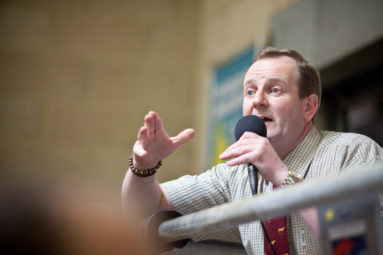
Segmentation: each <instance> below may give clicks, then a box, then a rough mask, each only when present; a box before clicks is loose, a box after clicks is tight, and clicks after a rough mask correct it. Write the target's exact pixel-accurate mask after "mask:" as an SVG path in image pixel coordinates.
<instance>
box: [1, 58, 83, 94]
mask: <svg viewBox="0 0 383 255" xmlns="http://www.w3.org/2000/svg"><path fill="white" fill-rule="evenodd" d="M87 77H88V69H87V65H86V64H85V63H84V62H82V61H78V60H75V59H67V58H61V59H60V58H55V57H53V56H52V57H41V56H34V55H28V54H24V55H23V54H12V53H1V54H0V94H1V95H3V96H13V97H14V96H23V97H25V96H27V97H33V98H41V99H51V100H52V99H53V100H54V99H57V98H71V99H73V98H79V97H83V96H84V95H85V93H86V90H85V88H86V83H87Z"/></svg>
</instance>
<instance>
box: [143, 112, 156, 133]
mask: <svg viewBox="0 0 383 255" xmlns="http://www.w3.org/2000/svg"><path fill="white" fill-rule="evenodd" d="M154 118H155V113H154V112H149V113H148V114H146V116H145V119H144V120H145V127H146V128H147V136H148V138H149V139H150V138H152V137H153V136H154V133H155V130H156V126H155V120H154Z"/></svg>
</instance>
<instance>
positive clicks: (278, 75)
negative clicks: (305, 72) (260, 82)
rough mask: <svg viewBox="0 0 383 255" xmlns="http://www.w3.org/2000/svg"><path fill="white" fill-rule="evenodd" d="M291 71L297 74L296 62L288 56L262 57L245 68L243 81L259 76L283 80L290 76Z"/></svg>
mask: <svg viewBox="0 0 383 255" xmlns="http://www.w3.org/2000/svg"><path fill="white" fill-rule="evenodd" d="M292 72H293V73H294V74H295V75H297V74H298V73H297V65H296V62H295V60H294V59H292V58H290V57H287V56H280V57H270V58H262V59H259V60H257V61H256V62H254V63H253V64H252V65H251V66H250V68H249V69H248V70H247V72H246V74H245V79H244V83H247V82H248V81H251V80H254V79H259V78H267V79H274V80H284V79H286V78H287V77H288V76H290V75H291V74H292ZM295 77H297V76H295Z"/></svg>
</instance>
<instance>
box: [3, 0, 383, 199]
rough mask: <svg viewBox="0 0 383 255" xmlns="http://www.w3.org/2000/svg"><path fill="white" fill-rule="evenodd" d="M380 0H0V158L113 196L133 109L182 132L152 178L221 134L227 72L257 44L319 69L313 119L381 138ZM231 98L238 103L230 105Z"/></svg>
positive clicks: (129, 142) (6, 170)
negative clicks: (291, 53) (182, 139)
mask: <svg viewBox="0 0 383 255" xmlns="http://www.w3.org/2000/svg"><path fill="white" fill-rule="evenodd" d="M382 11H383V1H381V0H301V1H299V0H236V1H232V0H124V1H121V0H109V1H105V0H76V1H74V0H67V1H59V0H54V1H53V0H34V1H30V0H9V1H8V0H1V1H0V106H1V107H0V169H1V170H0V171H1V175H2V176H6V175H9V174H11V175H17V176H18V178H36V179H42V181H46V182H51V181H64V182H66V183H69V184H73V185H76V186H78V185H80V186H81V187H84V188H88V187H90V188H92V189H95V190H98V191H99V192H100V193H102V194H103V195H107V196H108V197H109V198H111V199H112V200H113V199H115V200H116V201H118V199H119V197H120V188H121V184H122V180H123V177H124V175H125V172H126V170H127V168H128V158H129V156H130V155H131V153H132V147H133V144H134V142H135V140H136V136H137V133H138V130H139V128H140V127H141V126H142V125H143V118H144V115H145V114H146V113H147V112H148V111H149V110H155V111H156V112H158V113H159V114H160V116H161V118H162V120H163V122H164V124H165V127H166V129H167V131H168V133H169V135H171V136H173V135H176V134H178V132H180V131H182V130H183V129H185V128H194V129H195V130H196V136H195V137H194V139H193V140H192V141H190V142H189V143H188V144H186V145H184V146H183V147H181V148H180V149H179V150H178V151H176V152H175V153H174V154H173V155H172V156H171V157H169V158H168V159H166V160H164V164H163V167H162V168H161V169H160V171H159V174H158V178H159V180H160V181H166V180H170V179H174V178H177V177H179V176H181V175H184V174H198V173H201V172H202V171H204V170H206V169H208V168H209V167H210V166H211V165H212V164H214V163H216V162H217V159H216V155H217V154H218V153H219V152H220V150H222V149H223V148H225V147H226V146H227V145H228V144H230V143H231V142H232V139H233V130H234V126H233V123H235V121H236V120H238V119H239V118H240V115H241V112H240V109H241V93H242V91H241V82H242V80H241V79H242V78H243V74H244V72H245V70H246V69H247V68H248V67H249V66H250V64H251V59H252V57H253V55H254V54H256V53H257V52H258V51H259V50H261V49H262V48H264V47H265V46H267V45H273V46H276V47H279V48H294V49H297V50H298V51H300V52H301V53H303V55H304V56H305V57H306V58H307V59H308V60H309V61H310V62H312V64H314V65H315V66H316V67H317V68H318V69H319V70H320V72H321V77H322V83H323V99H322V105H321V108H320V114H319V116H318V118H317V119H316V124H317V126H318V127H319V128H321V129H332V130H339V131H352V132H359V133H363V134H366V135H368V136H370V137H372V138H373V139H375V140H376V141H377V142H379V143H380V145H382V144H383V135H382V131H381V130H383V116H382V105H383V86H382V84H381V83H382V81H381V80H382V79H381V74H382V71H383V69H382V67H383V40H382V39H383V15H381V13H382ZM238 107H239V108H238Z"/></svg>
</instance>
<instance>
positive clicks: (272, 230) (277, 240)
mask: <svg viewBox="0 0 383 255" xmlns="http://www.w3.org/2000/svg"><path fill="white" fill-rule="evenodd" d="M265 229H266V231H267V234H268V235H269V237H270V243H271V245H273V247H274V250H275V251H276V253H277V254H278V255H288V254H289V242H288V240H287V228H286V217H282V218H274V219H269V220H266V221H265ZM263 238H264V240H265V242H264V248H265V254H266V255H274V252H273V250H272V248H271V247H270V243H269V241H268V240H267V238H266V236H264V237H263Z"/></svg>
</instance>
